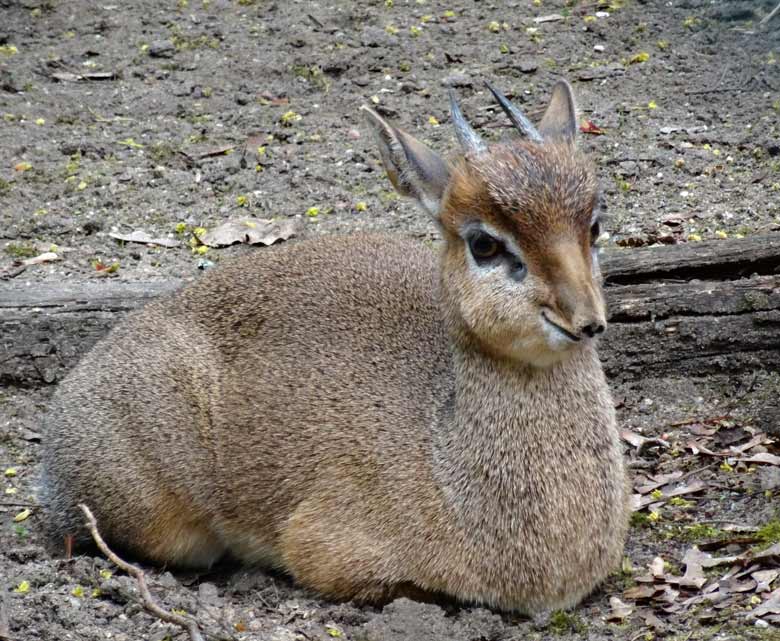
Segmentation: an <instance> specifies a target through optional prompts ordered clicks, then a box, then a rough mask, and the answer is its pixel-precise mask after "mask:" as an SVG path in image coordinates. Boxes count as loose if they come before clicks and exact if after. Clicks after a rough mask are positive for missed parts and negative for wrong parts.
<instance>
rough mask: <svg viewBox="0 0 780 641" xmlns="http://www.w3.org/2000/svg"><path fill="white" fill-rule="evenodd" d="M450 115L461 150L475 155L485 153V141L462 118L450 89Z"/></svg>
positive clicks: (453, 93)
mask: <svg viewBox="0 0 780 641" xmlns="http://www.w3.org/2000/svg"><path fill="white" fill-rule="evenodd" d="M450 114H451V116H452V124H453V125H455V135H456V136H457V137H458V142H459V143H460V146H461V147H463V150H464V151H466V152H470V153H474V154H477V155H479V154H483V153H485V152H486V151H487V145H486V144H485V141H484V140H482V138H480V136H479V134H478V133H477V132H476V131H474V129H472V128H471V125H470V124H469V123H468V122H466V118H465V117H464V116H463V112H462V111H461V110H460V106H459V105H458V100H457V98H456V97H455V92H454V91H453V90H452V89H450Z"/></svg>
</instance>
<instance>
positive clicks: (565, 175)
mask: <svg viewBox="0 0 780 641" xmlns="http://www.w3.org/2000/svg"><path fill="white" fill-rule="evenodd" d="M461 168H462V169H463V171H459V172H456V174H455V176H454V178H455V181H454V182H455V183H457V182H462V183H464V184H463V188H465V190H467V191H469V192H471V196H472V198H471V200H472V201H473V200H478V201H480V202H479V205H478V207H479V209H480V210H481V211H480V212H479V213H480V215H482V216H485V215H487V217H488V218H493V219H495V222H497V223H499V224H502V226H505V227H509V228H510V229H518V228H519V229H518V231H520V230H522V229H528V228H536V229H539V228H540V227H543V228H547V229H550V228H551V227H552V228H560V229H565V228H579V227H581V226H583V225H584V226H589V225H590V218H591V214H592V211H593V207H594V206H595V204H596V199H597V193H598V182H597V180H596V176H595V172H594V170H593V166H592V164H591V163H590V161H588V159H587V158H586V157H585V156H584V154H582V153H581V152H579V151H577V150H576V148H575V147H573V146H572V145H570V144H568V143H545V144H543V145H539V144H534V143H528V142H525V141H518V142H515V143H511V144H505V145H497V146H494V147H492V148H491V150H490V152H489V153H487V154H484V155H482V156H476V157H469V158H468V159H467V160H465V161H464V166H462V167H461ZM459 178H460V180H458V179H459ZM453 188H454V189H453V192H454V193H453V194H452V195H453V196H456V197H457V195H458V192H461V197H460V198H457V199H458V200H461V201H462V200H463V198H462V196H463V195H465V194H463V193H462V191H463V190H462V189H458V186H457V184H453ZM461 204H462V205H465V204H466V203H461ZM474 204H475V205H476V204H477V203H476V202H475V203H474ZM453 213H454V212H453ZM462 213H466V212H462ZM475 213H476V212H475Z"/></svg>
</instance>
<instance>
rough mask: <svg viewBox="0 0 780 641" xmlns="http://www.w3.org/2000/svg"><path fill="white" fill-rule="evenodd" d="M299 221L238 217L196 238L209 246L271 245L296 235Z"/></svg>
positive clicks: (298, 229)
mask: <svg viewBox="0 0 780 641" xmlns="http://www.w3.org/2000/svg"><path fill="white" fill-rule="evenodd" d="M299 231H300V223H299V222H298V221H296V220H292V219H289V218H284V219H281V220H263V219H261V218H239V219H235V220H229V221H228V222H226V223H224V224H222V225H220V226H219V227H215V228H214V229H210V230H209V231H207V232H206V233H205V234H201V235H200V236H198V240H199V241H200V242H202V243H203V244H204V245H208V246H209V247H227V246H228V245H233V244H235V243H247V244H248V245H273V244H274V243H275V242H277V241H279V240H287V239H288V238H292V237H293V236H295V235H297V234H298V232H299Z"/></svg>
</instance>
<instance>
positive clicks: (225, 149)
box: [197, 145, 236, 158]
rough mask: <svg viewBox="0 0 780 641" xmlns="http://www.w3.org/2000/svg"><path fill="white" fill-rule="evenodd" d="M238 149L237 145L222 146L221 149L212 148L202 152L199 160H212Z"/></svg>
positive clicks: (198, 156)
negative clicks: (214, 157)
mask: <svg viewBox="0 0 780 641" xmlns="http://www.w3.org/2000/svg"><path fill="white" fill-rule="evenodd" d="M235 148H236V146H235V145H222V146H220V147H210V148H209V149H206V150H204V151H201V152H200V153H199V154H198V155H197V158H212V157H213V156H224V155H225V154H228V153H230V152H231V151H233V150H234V149H235Z"/></svg>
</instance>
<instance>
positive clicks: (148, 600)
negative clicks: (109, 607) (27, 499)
mask: <svg viewBox="0 0 780 641" xmlns="http://www.w3.org/2000/svg"><path fill="white" fill-rule="evenodd" d="M79 507H80V508H81V511H82V512H84V516H86V517H87V529H88V530H89V533H90V534H91V535H92V538H93V539H94V540H95V543H96V544H97V546H98V548H100V551H101V552H102V553H103V554H105V555H106V556H107V557H108V559H109V560H110V561H111V562H112V563H113V564H114V565H116V566H117V567H119V568H120V569H121V570H124V571H125V572H127V573H128V574H129V575H130V576H132V577H133V578H135V580H136V582H137V583H138V590H139V591H140V593H141V599H142V601H143V604H144V607H145V608H146V609H147V611H148V612H149V613H150V614H153V615H154V616H156V617H157V618H158V619H160V620H161V621H165V622H166V623H172V624H173V625H178V626H179V627H180V628H182V629H184V630H186V631H187V632H188V633H189V635H190V641H204V639H203V635H202V634H201V633H200V628H199V627H198V623H197V622H196V621H194V620H192V619H188V618H185V617H183V616H179V615H178V614H173V613H172V612H167V611H166V610H163V609H162V608H161V607H160V606H159V605H157V602H156V601H155V600H154V597H152V594H151V592H149V587H148V586H147V585H146V576H145V575H144V573H143V570H141V568H139V567H136V566H135V565H132V564H130V563H128V562H127V561H124V560H122V559H120V558H119V557H118V556H117V555H116V554H115V553H114V552H113V551H112V550H111V548H109V547H108V545H107V544H106V542H105V541H104V540H103V537H102V536H101V535H100V532H99V531H98V527H97V521H96V520H95V517H94V515H93V514H92V511H91V510H90V509H89V508H88V507H87V506H86V505H84V504H83V503H82V504H81V505H79Z"/></svg>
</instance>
